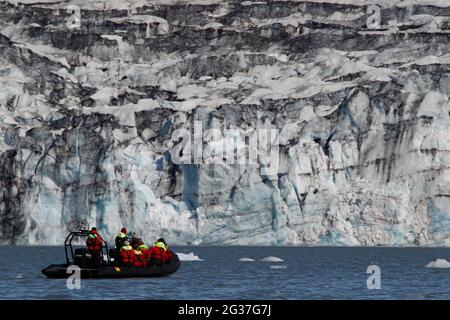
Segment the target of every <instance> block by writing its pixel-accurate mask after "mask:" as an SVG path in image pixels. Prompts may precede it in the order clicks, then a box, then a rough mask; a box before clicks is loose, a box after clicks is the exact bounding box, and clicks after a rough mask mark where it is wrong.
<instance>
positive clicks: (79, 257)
mask: <svg viewBox="0 0 450 320" xmlns="http://www.w3.org/2000/svg"><path fill="white" fill-rule="evenodd" d="M73 261H74V264H76V265H77V266H79V267H80V268H82V269H91V268H98V267H99V266H100V265H101V255H100V252H96V251H91V250H88V249H86V248H79V249H75V254H74V259H73Z"/></svg>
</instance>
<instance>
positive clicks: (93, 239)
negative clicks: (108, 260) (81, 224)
mask: <svg viewBox="0 0 450 320" xmlns="http://www.w3.org/2000/svg"><path fill="white" fill-rule="evenodd" d="M86 247H87V249H88V250H89V251H90V253H91V254H92V263H93V267H98V266H100V264H101V263H102V247H103V239H102V237H100V235H99V234H98V232H97V228H96V227H92V229H91V233H90V234H89V236H88V238H87V239H86Z"/></svg>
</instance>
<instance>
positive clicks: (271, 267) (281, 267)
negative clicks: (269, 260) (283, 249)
mask: <svg viewBox="0 0 450 320" xmlns="http://www.w3.org/2000/svg"><path fill="white" fill-rule="evenodd" d="M286 268H287V267H286V266H270V269H286Z"/></svg>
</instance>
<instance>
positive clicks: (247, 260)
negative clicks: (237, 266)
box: [239, 258, 255, 262]
mask: <svg viewBox="0 0 450 320" xmlns="http://www.w3.org/2000/svg"><path fill="white" fill-rule="evenodd" d="M239 261H240V262H253V261H255V259H252V258H240V259H239Z"/></svg>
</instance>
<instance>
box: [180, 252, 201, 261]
mask: <svg viewBox="0 0 450 320" xmlns="http://www.w3.org/2000/svg"><path fill="white" fill-rule="evenodd" d="M177 256H178V258H180V261H203V259H200V258H199V257H198V256H196V255H195V254H194V253H193V252H190V253H178V252H177Z"/></svg>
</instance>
